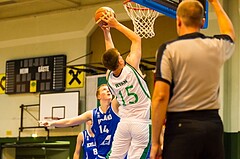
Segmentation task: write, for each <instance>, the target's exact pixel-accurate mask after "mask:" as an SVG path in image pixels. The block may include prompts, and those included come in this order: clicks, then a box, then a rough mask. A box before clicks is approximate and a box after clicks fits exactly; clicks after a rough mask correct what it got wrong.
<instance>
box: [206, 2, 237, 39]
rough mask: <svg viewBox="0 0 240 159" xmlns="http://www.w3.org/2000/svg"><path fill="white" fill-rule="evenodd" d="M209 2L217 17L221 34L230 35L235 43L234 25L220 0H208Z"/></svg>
mask: <svg viewBox="0 0 240 159" xmlns="http://www.w3.org/2000/svg"><path fill="white" fill-rule="evenodd" d="M208 1H209V3H211V5H212V6H213V8H214V11H215V13H216V15H217V19H218V25H219V29H220V32H221V34H227V35H229V36H230V37H231V38H232V40H233V41H234V40H235V32H234V28H233V24H232V22H231V20H230V19H229V17H228V15H227V14H226V12H225V11H224V9H223V7H222V6H221V4H220V2H219V1H218V0H208Z"/></svg>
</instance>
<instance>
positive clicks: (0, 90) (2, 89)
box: [0, 73, 6, 94]
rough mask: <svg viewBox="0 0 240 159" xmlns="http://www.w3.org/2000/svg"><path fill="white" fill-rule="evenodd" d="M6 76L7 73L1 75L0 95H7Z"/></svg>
mask: <svg viewBox="0 0 240 159" xmlns="http://www.w3.org/2000/svg"><path fill="white" fill-rule="evenodd" d="M5 85H6V75H5V73H2V74H0V94H5V88H6V87H5Z"/></svg>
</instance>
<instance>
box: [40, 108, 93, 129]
mask: <svg viewBox="0 0 240 159" xmlns="http://www.w3.org/2000/svg"><path fill="white" fill-rule="evenodd" d="M88 120H92V110H89V111H86V112H85V113H83V114H81V115H79V116H77V117H73V118H69V119H61V120H57V121H41V122H40V123H41V124H42V125H44V126H46V127H70V126H76V125H80V124H82V123H86V122H87V121H88Z"/></svg>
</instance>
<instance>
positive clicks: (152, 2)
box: [132, 0, 208, 29]
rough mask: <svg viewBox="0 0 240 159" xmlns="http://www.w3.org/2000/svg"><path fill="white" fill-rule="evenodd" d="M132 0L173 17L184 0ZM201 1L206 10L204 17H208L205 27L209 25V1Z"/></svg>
mask: <svg viewBox="0 0 240 159" xmlns="http://www.w3.org/2000/svg"><path fill="white" fill-rule="evenodd" d="M132 1H133V2H135V3H138V4H140V5H142V6H145V7H148V8H151V9H153V10H156V11H158V12H160V13H162V14H164V15H166V16H169V17H171V18H176V10H177V7H178V4H179V3H180V2H181V1H182V0H132ZM199 1H200V2H201V3H202V5H203V7H204V10H205V14H204V18H205V19H206V21H205V24H204V26H203V28H204V29H205V28H207V27H208V2H207V0H199Z"/></svg>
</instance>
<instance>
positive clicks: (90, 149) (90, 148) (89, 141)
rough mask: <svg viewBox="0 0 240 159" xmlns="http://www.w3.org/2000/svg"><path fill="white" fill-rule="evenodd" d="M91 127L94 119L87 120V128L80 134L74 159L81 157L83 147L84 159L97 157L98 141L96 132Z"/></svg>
mask: <svg viewBox="0 0 240 159" xmlns="http://www.w3.org/2000/svg"><path fill="white" fill-rule="evenodd" d="M91 127H92V121H91V120H89V121H87V122H86V130H84V131H82V132H80V133H79V134H78V137H77V143H76V147H75V152H74V155H73V159H79V156H80V152H81V148H82V149H83V155H84V156H83V158H84V159H97V156H98V150H97V143H96V138H95V134H94V133H93V132H92V129H91Z"/></svg>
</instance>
